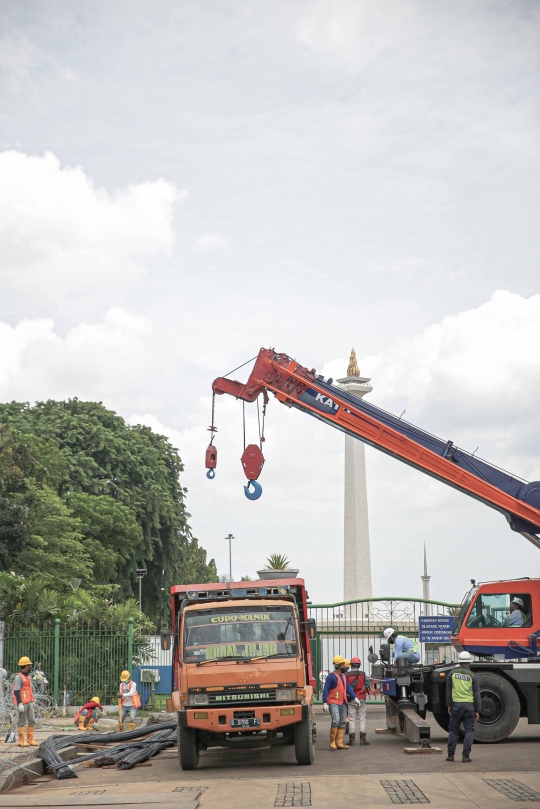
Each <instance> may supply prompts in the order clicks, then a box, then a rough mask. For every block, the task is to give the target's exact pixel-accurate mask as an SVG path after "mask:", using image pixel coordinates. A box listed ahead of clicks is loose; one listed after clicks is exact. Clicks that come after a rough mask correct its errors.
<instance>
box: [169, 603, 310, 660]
mask: <svg viewBox="0 0 540 809" xmlns="http://www.w3.org/2000/svg"><path fill="white" fill-rule="evenodd" d="M297 653H298V652H297V639H296V621H295V616H294V612H293V611H292V609H291V608H290V607H284V608H279V607H274V606H273V607H272V608H271V609H266V610H265V609H260V608H258V607H257V606H254V607H253V608H252V609H250V608H247V607H246V608H243V609H239V608H236V609H235V608H234V607H231V608H230V609H228V608H225V607H224V608H219V607H216V608H214V609H206V610H197V611H196V612H195V611H194V612H189V613H186V618H185V625H184V660H185V661H186V663H198V662H200V661H202V660H219V659H220V658H229V659H230V658H231V657H232V658H234V657H237V658H240V659H241V658H251V657H261V656H270V655H271V656H272V657H276V656H278V657H281V656H284V657H296V656H297Z"/></svg>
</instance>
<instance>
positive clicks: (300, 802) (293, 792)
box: [274, 781, 311, 806]
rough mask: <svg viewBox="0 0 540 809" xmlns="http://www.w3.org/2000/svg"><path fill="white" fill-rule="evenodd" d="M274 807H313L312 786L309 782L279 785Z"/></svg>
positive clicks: (292, 782) (290, 782) (291, 782)
mask: <svg viewBox="0 0 540 809" xmlns="http://www.w3.org/2000/svg"><path fill="white" fill-rule="evenodd" d="M274 806H311V784H310V783H309V781H303V782H301V783H299V782H298V781H289V782H288V783H286V784H278V788H277V792H276V799H275V801H274Z"/></svg>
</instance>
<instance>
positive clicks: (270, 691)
mask: <svg viewBox="0 0 540 809" xmlns="http://www.w3.org/2000/svg"><path fill="white" fill-rule="evenodd" d="M275 701H276V689H275V688H260V689H257V690H256V691H251V690H250V691H223V692H220V693H217V694H216V693H214V694H208V704H209V705H215V706H225V705H238V704H239V703H241V702H244V703H249V704H250V705H266V704H268V703H269V702H275Z"/></svg>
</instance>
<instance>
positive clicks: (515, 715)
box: [474, 671, 520, 744]
mask: <svg viewBox="0 0 540 809" xmlns="http://www.w3.org/2000/svg"><path fill="white" fill-rule="evenodd" d="M477 677H478V683H479V685H480V695H481V697H482V710H481V712H480V720H479V721H478V722H477V723H476V727H475V730H474V740H475V742H484V743H485V744H492V743H493V742H502V740H503V739H506V738H507V737H508V736H510V734H511V733H512V731H513V730H514V729H515V727H516V725H517V723H518V721H519V714H520V704H519V697H518V695H517V693H516V690H515V688H514V687H513V685H512V684H511V683H509V682H508V680H505V679H504V677H501V676H500V674H493V673H492V672H490V671H481V672H479V673H478V674H477Z"/></svg>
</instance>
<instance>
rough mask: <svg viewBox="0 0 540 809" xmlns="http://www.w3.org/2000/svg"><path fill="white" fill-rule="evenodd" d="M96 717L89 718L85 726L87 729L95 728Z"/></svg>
mask: <svg viewBox="0 0 540 809" xmlns="http://www.w3.org/2000/svg"><path fill="white" fill-rule="evenodd" d="M94 721H95V720H94V719H89V720H88V724H87V725H86V727H85V728H84V729H85V730H94Z"/></svg>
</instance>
